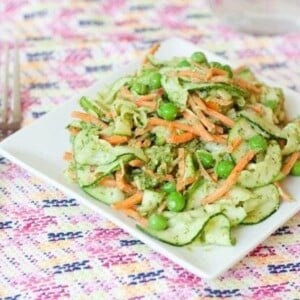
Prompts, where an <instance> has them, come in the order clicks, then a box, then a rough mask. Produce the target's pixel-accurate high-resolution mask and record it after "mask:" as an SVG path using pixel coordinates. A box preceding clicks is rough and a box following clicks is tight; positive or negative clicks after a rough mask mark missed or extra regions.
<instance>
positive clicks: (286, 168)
mask: <svg viewBox="0 0 300 300" xmlns="http://www.w3.org/2000/svg"><path fill="white" fill-rule="evenodd" d="M299 157H300V152H299V151H298V152H294V153H292V154H291V155H290V156H289V157H288V158H287V159H286V161H285V164H284V165H283V167H282V169H281V174H282V175H284V176H287V175H288V174H289V173H290V172H291V170H292V168H293V166H294V164H295V163H296V162H297V160H298V159H299Z"/></svg>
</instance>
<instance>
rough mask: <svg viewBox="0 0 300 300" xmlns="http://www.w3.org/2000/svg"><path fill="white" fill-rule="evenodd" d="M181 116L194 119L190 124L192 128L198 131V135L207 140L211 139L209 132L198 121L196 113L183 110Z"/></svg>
mask: <svg viewBox="0 0 300 300" xmlns="http://www.w3.org/2000/svg"><path fill="white" fill-rule="evenodd" d="M183 116H184V118H185V119H186V120H191V121H196V122H194V123H193V124H192V126H193V129H194V130H196V131H197V132H198V135H199V136H201V137H203V138H204V139H205V140H207V141H212V137H211V134H210V133H209V132H208V131H207V130H206V129H205V127H204V126H203V125H202V123H200V122H198V119H197V117H196V115H194V114H193V113H192V112H191V111H188V110H186V111H184V112H183Z"/></svg>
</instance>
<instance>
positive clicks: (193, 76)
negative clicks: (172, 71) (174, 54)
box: [177, 70, 205, 81]
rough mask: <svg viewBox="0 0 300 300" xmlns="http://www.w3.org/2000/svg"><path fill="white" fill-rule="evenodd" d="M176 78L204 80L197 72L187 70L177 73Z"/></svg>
mask: <svg viewBox="0 0 300 300" xmlns="http://www.w3.org/2000/svg"><path fill="white" fill-rule="evenodd" d="M177 76H178V77H189V78H191V79H192V80H193V81H203V80H205V77H204V76H203V75H201V74H199V73H198V72H195V71H189V70H183V71H178V72H177Z"/></svg>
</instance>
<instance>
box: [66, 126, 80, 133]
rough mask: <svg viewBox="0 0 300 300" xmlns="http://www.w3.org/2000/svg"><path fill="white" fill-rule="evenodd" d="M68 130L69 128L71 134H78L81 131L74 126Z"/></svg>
mask: <svg viewBox="0 0 300 300" xmlns="http://www.w3.org/2000/svg"><path fill="white" fill-rule="evenodd" d="M68 130H69V132H70V134H71V135H76V134H78V132H80V128H77V127H72V126H70V127H69V128H68Z"/></svg>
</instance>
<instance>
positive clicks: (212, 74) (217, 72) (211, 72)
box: [205, 68, 227, 80]
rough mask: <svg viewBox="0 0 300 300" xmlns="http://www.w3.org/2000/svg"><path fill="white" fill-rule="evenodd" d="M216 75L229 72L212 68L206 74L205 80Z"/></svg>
mask: <svg viewBox="0 0 300 300" xmlns="http://www.w3.org/2000/svg"><path fill="white" fill-rule="evenodd" d="M216 75H217V76H218V75H227V72H226V71H225V70H222V69H218V68H210V69H209V70H208V72H207V74H206V76H205V80H210V79H212V77H214V76H216Z"/></svg>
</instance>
